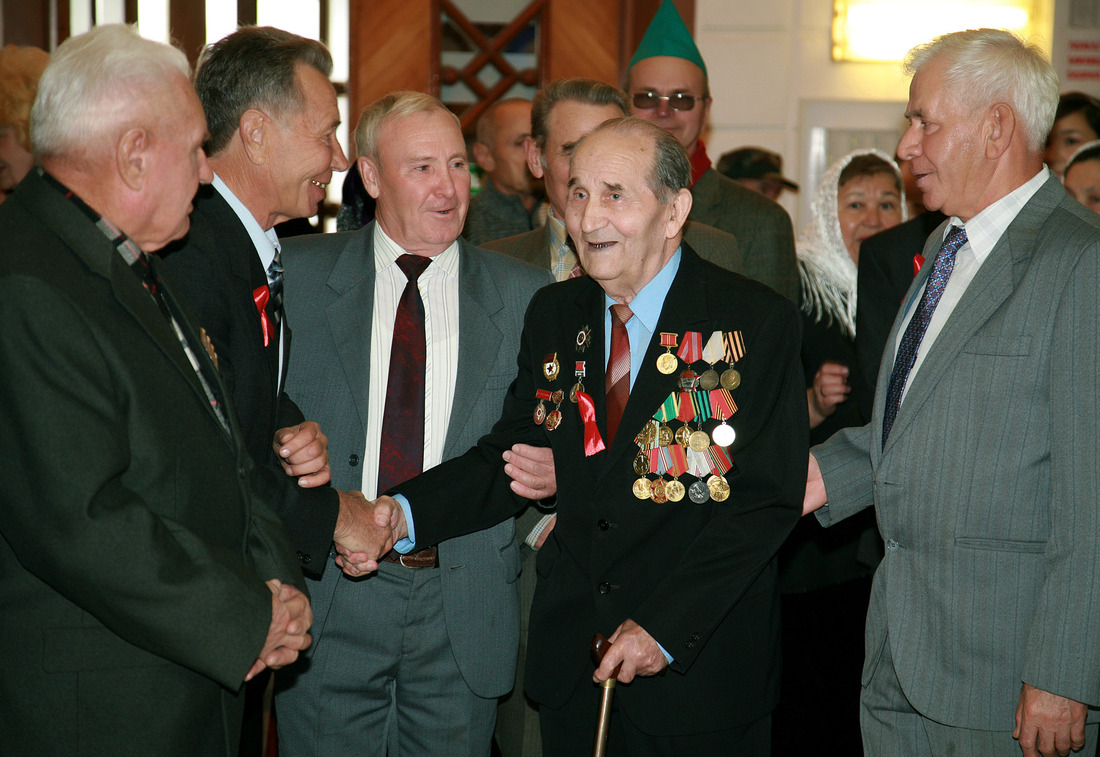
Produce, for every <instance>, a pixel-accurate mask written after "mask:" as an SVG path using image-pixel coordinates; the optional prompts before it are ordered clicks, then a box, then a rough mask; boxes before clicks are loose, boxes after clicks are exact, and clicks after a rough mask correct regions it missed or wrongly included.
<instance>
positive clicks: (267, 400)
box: [162, 186, 339, 575]
mask: <svg viewBox="0 0 1100 757" xmlns="http://www.w3.org/2000/svg"><path fill="white" fill-rule="evenodd" d="M194 204H195V210H194V212H193V213H192V214H191V230H190V232H189V233H188V235H187V237H186V238H185V239H184V240H183V241H182V242H180V243H178V244H177V245H175V246H174V247H173V248H170V249H169V250H168V251H166V252H165V257H164V262H163V265H162V268H164V269H166V273H165V276H171V281H172V283H173V285H174V286H175V288H176V290H177V291H178V292H179V293H180V296H181V297H183V298H184V300H185V301H186V303H187V305H188V306H189V307H190V309H191V311H192V312H193V313H194V314H195V318H196V320H197V322H198V324H199V325H200V326H202V327H203V328H204V329H206V333H207V335H208V336H209V337H210V340H211V342H213V344H214V348H215V349H216V350H217V353H218V370H219V371H220V372H221V374H222V377H223V379H224V380H225V383H226V385H227V386H228V387H229V391H230V392H231V393H232V395H233V403H234V405H236V408H237V414H238V416H239V418H240V423H241V429H242V430H243V432H244V436H245V441H246V443H247V446H248V451H249V453H251V455H252V458H253V460H255V462H256V464H257V466H258V467H260V468H262V469H263V472H262V476H261V490H260V494H261V495H262V496H263V497H264V498H265V499H267V501H268V503H269V504H270V506H271V508H272V509H273V510H275V512H276V513H277V514H278V515H279V517H280V518H282V520H283V523H284V524H285V525H286V528H287V531H288V532H289V533H290V537H291V539H292V541H293V543H294V546H295V548H296V550H297V554H298V560H299V562H300V563H301V566H302V569H303V570H306V571H308V572H310V573H314V574H317V575H320V574H321V573H322V572H323V570H324V568H325V565H326V563H327V562H328V561H327V559H326V558H327V556H328V552H329V547H330V545H331V542H332V533H333V531H334V529H335V527H336V516H337V513H338V510H339V495H338V494H337V493H336V490H334V489H332V488H330V487H322V488H318V489H303V488H301V487H299V486H298V485H297V481H296V479H293V478H291V477H289V476H287V475H286V473H284V472H283V469H282V468H281V467H280V466H279V463H278V460H277V458H276V455H275V452H274V450H273V449H272V446H271V445H272V440H273V438H274V435H275V431H276V430H277V429H280V428H284V427H286V426H292V425H295V424H297V423H301V422H302V420H303V417H302V412H301V411H300V410H299V409H298V406H297V405H295V404H294V402H293V401H291V399H290V398H289V397H288V396H287V394H286V392H279V391H278V386H279V374H278V364H279V360H278V353H277V351H276V349H275V344H274V342H269V346H268V347H265V346H264V338H263V330H262V326H261V321H260V313H259V310H258V309H257V308H256V304H255V302H254V300H253V299H252V292H253V290H254V289H255V288H256V287H258V286H263V285H266V284H267V274H266V272H265V271H264V269H263V266H262V265H261V263H260V259H259V256H258V255H257V253H256V247H255V245H254V244H253V242H252V239H251V237H249V235H248V231H247V230H246V229H245V227H244V225H243V224H242V223H241V221H240V219H239V218H238V217H237V214H236V213H235V212H234V211H233V209H232V208H231V207H230V206H229V203H227V202H226V201H225V199H224V198H223V197H222V196H221V195H220V194H218V192H217V191H216V190H215V189H214V187H213V186H204V187H202V188H200V189H199V193H198V194H197V195H196V196H195V203H194ZM271 307H272V306H271V305H270V304H269V305H268V317H269V318H270V317H271V316H272V311H271ZM284 326H285V328H284V329H283V338H284V339H285V345H284V355H285V356H284V359H283V373H284V377H285V373H286V367H287V365H288V364H289V362H290V360H289V358H290V336H291V331H290V323H289V322H287V323H285V324H284Z"/></svg>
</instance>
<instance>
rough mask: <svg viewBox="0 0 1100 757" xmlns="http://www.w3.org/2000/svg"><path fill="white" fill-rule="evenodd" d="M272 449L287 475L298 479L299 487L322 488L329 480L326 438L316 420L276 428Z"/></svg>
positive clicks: (330, 475) (330, 476)
mask: <svg viewBox="0 0 1100 757" xmlns="http://www.w3.org/2000/svg"><path fill="white" fill-rule="evenodd" d="M271 446H273V447H274V448H275V454H276V455H278V456H279V464H280V465H282V466H283V470H284V471H286V474H287V475H288V476H297V477H299V478H298V486H304V487H314V486H324V485H325V484H327V483H328V482H329V479H330V478H332V472H331V471H330V470H329V467H328V437H327V436H325V435H324V434H323V433H321V427H320V426H318V425H317V423H316V422H315V421H303V422H302V423H299V424H298V425H297V426H288V427H287V428H281V429H279V430H278V431H276V432H275V440H274V441H273V442H272V445H271Z"/></svg>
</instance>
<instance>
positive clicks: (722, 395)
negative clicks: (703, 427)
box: [710, 389, 737, 421]
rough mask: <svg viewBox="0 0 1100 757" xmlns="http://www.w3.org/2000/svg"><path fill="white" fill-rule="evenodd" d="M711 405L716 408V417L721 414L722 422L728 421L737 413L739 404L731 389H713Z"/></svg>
mask: <svg viewBox="0 0 1100 757" xmlns="http://www.w3.org/2000/svg"><path fill="white" fill-rule="evenodd" d="M710 404H711V405H712V406H713V407H714V417H715V418H717V417H718V414H719V413H721V415H722V418H721V420H724V421H728V420H729V419H730V418H732V417H733V414H734V413H736V412H737V403H736V402H734V401H733V395H731V394H730V390H729V389H711V391H710Z"/></svg>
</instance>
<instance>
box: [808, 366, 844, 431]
mask: <svg viewBox="0 0 1100 757" xmlns="http://www.w3.org/2000/svg"><path fill="white" fill-rule="evenodd" d="M851 391H852V388H851V387H850V386H848V366H845V365H841V364H840V363H822V364H821V367H820V368H818V369H817V373H815V374H814V383H813V386H811V387H810V388H809V389H807V390H806V399H807V403H808V406H809V411H810V428H817V427H818V426H820V425H821V424H822V423H824V422H825V419H826V418H828V417H829V416H830V415H832V414H833V413H834V412H836V406H837V405H839V404H840V403H841V402H843V401H844V400H846V399H848V393H849V392H851Z"/></svg>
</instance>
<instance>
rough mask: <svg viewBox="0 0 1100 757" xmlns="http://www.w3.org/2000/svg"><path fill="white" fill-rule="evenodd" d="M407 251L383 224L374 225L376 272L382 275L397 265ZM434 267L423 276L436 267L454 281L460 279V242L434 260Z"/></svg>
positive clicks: (429, 268)
mask: <svg viewBox="0 0 1100 757" xmlns="http://www.w3.org/2000/svg"><path fill="white" fill-rule="evenodd" d="M405 254H406V251H405V250H404V249H402V247H401V245H399V244H398V243H397V242H395V241H393V239H392V238H391V237H390V235H389V234H387V233H386V232H385V231H384V230H383V229H382V224H380V223H378V222H377V221H375V223H374V270H375V272H376V273H382V271H384V270H385V269H386V268H388V267H389V266H391V265H395V264H396V262H397V257H398V256H399V255H405ZM432 263H433V265H430V266H428V268H427V270H425V271H424V274H422V275H429V274H430V272H431V271H432V269H433V268H434V267H435V266H438V267H439V268H441V269H442V270H443V272H444V273H446V274H447V275H448V276H450V277H451V278H452V279H453V278H457V277H458V240H457V239H456V240H455V241H453V242H451V244H450V246H448V247H447V249H445V250H444V251H443V252H441V253H439V254H438V255H436V256H434V257H433V258H432Z"/></svg>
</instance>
